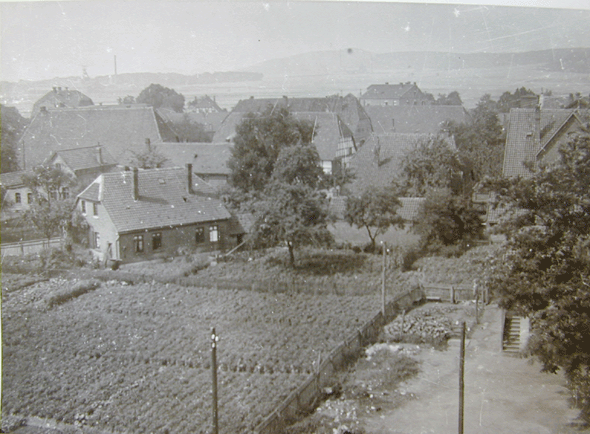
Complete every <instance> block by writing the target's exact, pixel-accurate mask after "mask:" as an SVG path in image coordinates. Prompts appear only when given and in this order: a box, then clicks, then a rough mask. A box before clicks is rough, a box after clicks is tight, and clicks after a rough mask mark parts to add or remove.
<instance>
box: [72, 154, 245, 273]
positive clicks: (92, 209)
mask: <svg viewBox="0 0 590 434" xmlns="http://www.w3.org/2000/svg"><path fill="white" fill-rule="evenodd" d="M76 206H77V209H78V210H80V212H81V213H82V215H83V216H84V218H85V219H86V221H87V222H88V225H89V226H90V229H89V241H90V245H91V247H92V248H93V250H94V253H95V255H96V257H98V258H99V259H101V260H105V261H106V260H107V259H114V260H118V261H121V262H134V261H141V260H146V259H150V258H157V257H161V256H166V255H169V254H171V253H172V252H176V251H178V249H187V250H196V251H218V250H225V249H227V248H230V247H232V246H234V245H235V244H236V242H237V238H238V235H239V234H237V233H236V227H235V225H234V224H232V222H231V217H232V216H231V215H230V213H229V211H228V210H227V209H226V208H225V206H224V205H223V203H222V201H221V200H219V199H217V198H216V197H215V192H214V189H213V188H212V187H211V186H210V185H209V184H207V183H206V182H204V181H203V180H202V179H200V178H199V177H197V176H196V175H194V174H193V171H192V167H191V165H190V164H188V165H187V167H186V169H185V168H165V169H149V170H138V169H137V168H134V169H133V170H132V171H123V172H111V173H105V174H102V175H100V176H99V177H98V178H96V180H95V181H94V182H93V183H92V184H90V185H89V186H88V187H87V188H86V189H85V190H84V191H82V192H81V193H80V194H79V195H78V197H77V202H76Z"/></svg>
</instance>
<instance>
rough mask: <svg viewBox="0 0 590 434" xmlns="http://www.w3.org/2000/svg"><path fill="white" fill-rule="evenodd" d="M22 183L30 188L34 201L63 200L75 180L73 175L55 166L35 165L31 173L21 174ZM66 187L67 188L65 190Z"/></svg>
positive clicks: (73, 185) (73, 186)
mask: <svg viewBox="0 0 590 434" xmlns="http://www.w3.org/2000/svg"><path fill="white" fill-rule="evenodd" d="M23 183H24V184H25V186H27V187H28V188H30V189H31V192H32V193H33V196H34V198H35V200H34V201H35V202H42V201H46V202H48V203H49V204H51V202H53V201H54V200H65V199H67V198H68V197H67V196H68V195H69V194H72V192H70V191H69V190H70V189H72V188H75V186H76V180H75V178H74V177H73V175H71V174H69V173H67V172H64V171H63V170H61V169H58V168H57V167H55V166H37V167H35V168H34V169H33V171H32V173H30V174H26V175H24V176H23ZM66 189H67V190H66Z"/></svg>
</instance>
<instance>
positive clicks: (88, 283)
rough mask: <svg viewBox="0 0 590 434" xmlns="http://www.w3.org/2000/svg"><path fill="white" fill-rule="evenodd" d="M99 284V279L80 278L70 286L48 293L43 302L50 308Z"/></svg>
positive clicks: (91, 289) (93, 288)
mask: <svg viewBox="0 0 590 434" xmlns="http://www.w3.org/2000/svg"><path fill="white" fill-rule="evenodd" d="M99 286H100V281H99V280H97V279H89V280H81V281H80V282H78V283H76V284H75V285H74V286H72V287H71V288H63V289H61V290H60V291H57V292H56V293H53V294H51V295H49V296H48V297H47V298H46V300H45V302H46V303H47V307H49V308H51V307H53V306H56V305H58V304H63V303H65V302H67V301H69V300H71V299H73V298H76V297H79V296H81V295H83V294H86V293H87V292H90V291H93V290H95V289H96V288H98V287H99Z"/></svg>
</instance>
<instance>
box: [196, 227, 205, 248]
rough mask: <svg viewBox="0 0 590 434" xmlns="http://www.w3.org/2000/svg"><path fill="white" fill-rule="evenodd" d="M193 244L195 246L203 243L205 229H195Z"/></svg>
mask: <svg viewBox="0 0 590 434" xmlns="http://www.w3.org/2000/svg"><path fill="white" fill-rule="evenodd" d="M195 242H196V243H197V244H201V243H204V242H205V229H204V228H197V230H196V231H195Z"/></svg>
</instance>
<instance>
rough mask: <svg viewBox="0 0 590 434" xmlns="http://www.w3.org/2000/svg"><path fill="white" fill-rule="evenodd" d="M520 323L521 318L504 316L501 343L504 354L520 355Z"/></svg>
mask: <svg viewBox="0 0 590 434" xmlns="http://www.w3.org/2000/svg"><path fill="white" fill-rule="evenodd" d="M520 321H521V318H520V317H519V316H514V315H510V316H509V315H506V319H505V320H504V337H503V342H502V349H503V350H504V352H505V353H510V354H518V353H520Z"/></svg>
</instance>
